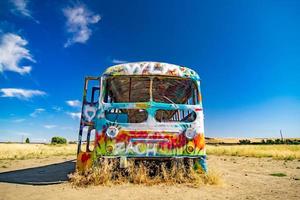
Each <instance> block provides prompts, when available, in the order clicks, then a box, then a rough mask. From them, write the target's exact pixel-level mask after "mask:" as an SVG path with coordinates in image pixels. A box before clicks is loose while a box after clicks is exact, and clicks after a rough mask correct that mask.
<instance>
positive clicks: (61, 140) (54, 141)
mask: <svg viewBox="0 0 300 200" xmlns="http://www.w3.org/2000/svg"><path fill="white" fill-rule="evenodd" d="M51 144H67V139H66V138H63V137H58V136H56V137H53V138H52V139H51Z"/></svg>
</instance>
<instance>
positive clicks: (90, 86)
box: [84, 79, 100, 104]
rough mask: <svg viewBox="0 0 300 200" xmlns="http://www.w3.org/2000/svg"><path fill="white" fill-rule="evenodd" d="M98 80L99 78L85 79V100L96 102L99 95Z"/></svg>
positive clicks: (91, 102)
mask: <svg viewBox="0 0 300 200" xmlns="http://www.w3.org/2000/svg"><path fill="white" fill-rule="evenodd" d="M99 84H100V80H99V79H86V96H85V99H84V100H85V102H86V103H90V104H95V103H97V102H98V99H99V96H100V87H99Z"/></svg>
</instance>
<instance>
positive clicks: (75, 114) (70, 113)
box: [67, 112, 81, 119]
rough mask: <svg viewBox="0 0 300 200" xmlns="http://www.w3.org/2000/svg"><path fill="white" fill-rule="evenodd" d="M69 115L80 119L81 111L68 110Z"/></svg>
mask: <svg viewBox="0 0 300 200" xmlns="http://www.w3.org/2000/svg"><path fill="white" fill-rule="evenodd" d="M67 114H68V115H70V116H71V117H72V119H80V118H81V112H67Z"/></svg>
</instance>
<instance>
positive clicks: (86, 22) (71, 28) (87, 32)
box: [63, 5, 101, 47]
mask: <svg viewBox="0 0 300 200" xmlns="http://www.w3.org/2000/svg"><path fill="white" fill-rule="evenodd" d="M63 13H64V15H65V17H66V18H67V22H66V25H67V32H68V33H70V34H71V35H72V37H71V38H69V39H68V41H67V42H66V43H65V45H64V47H69V46H70V45H72V44H74V43H82V44H84V43H86V41H87V40H88V39H89V38H90V36H91V35H92V30H91V29H90V25H91V24H96V23H98V22H99V21H100V19H101V17H100V15H98V14H94V13H93V12H91V11H90V10H88V9H87V8H86V7H85V6H84V5H79V6H75V7H68V8H65V9H63Z"/></svg>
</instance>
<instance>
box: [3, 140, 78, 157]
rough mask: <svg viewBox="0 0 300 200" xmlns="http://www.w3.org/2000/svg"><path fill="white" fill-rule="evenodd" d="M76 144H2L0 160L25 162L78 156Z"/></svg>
mask: <svg viewBox="0 0 300 200" xmlns="http://www.w3.org/2000/svg"><path fill="white" fill-rule="evenodd" d="M76 148H77V145H76V144H68V145H48V144H0V160H16V159H17V160H24V159H31V158H47V157H53V156H69V155H74V156H75V155H76Z"/></svg>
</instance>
